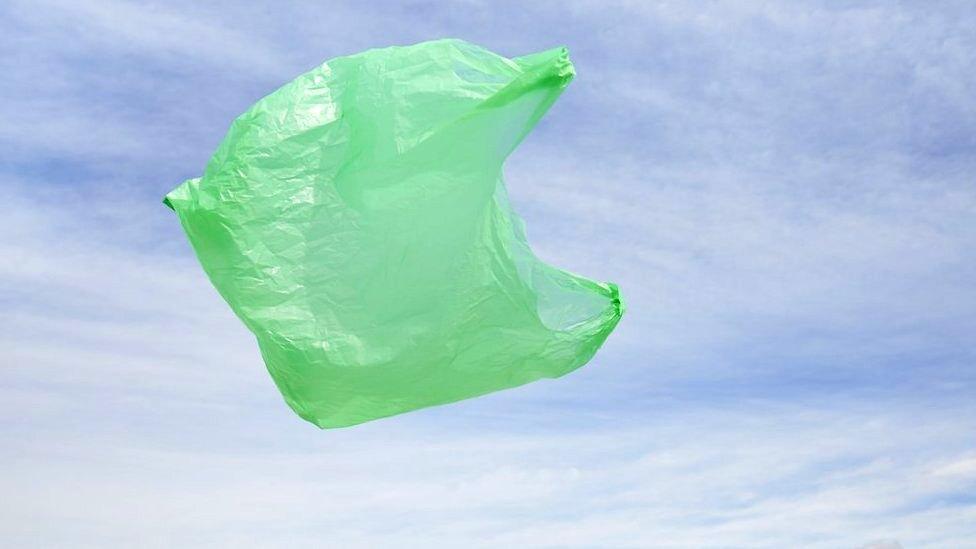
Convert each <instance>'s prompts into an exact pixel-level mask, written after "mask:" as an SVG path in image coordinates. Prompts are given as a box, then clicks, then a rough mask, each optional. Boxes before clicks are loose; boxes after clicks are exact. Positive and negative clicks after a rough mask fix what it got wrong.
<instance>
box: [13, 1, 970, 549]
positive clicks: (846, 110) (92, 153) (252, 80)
mask: <svg viewBox="0 0 976 549" xmlns="http://www.w3.org/2000/svg"><path fill="white" fill-rule="evenodd" d="M199 4H200V3H198V2H189V1H188V2H170V3H165V4H164V3H159V4H132V3H123V2H115V1H91V2H79V1H72V0H68V1H62V2H34V1H25V2H17V1H15V2H12V3H11V2H6V3H4V5H3V7H2V8H0V54H2V55H0V75H2V76H0V78H2V80H0V119H2V124H0V189H2V190H0V235H2V237H0V338H2V341H0V367H2V378H0V437H2V443H0V493H2V494H3V497H2V498H0V545H3V546H5V547H35V546H37V547H41V546H59V547H60V546H93V547H106V546H124V547H133V546H148V547H190V546H205V547H226V546H236V547H247V546H254V547H269V546H281V547H432V546H433V547H480V546H485V547H499V546H501V547H777V548H781V547H825V548H833V547H865V546H871V547H897V546H898V544H899V542H900V544H901V545H902V546H904V547H906V548H915V547H933V548H950V547H951V548H961V547H976V398H974V397H976V368H974V366H976V364H974V359H976V345H974V334H976V286H974V284H976V283H974V280H976V252H974V244H976V217H974V216H976V176H974V173H976V172H974V168H976V31H974V29H976V5H974V4H973V3H971V2H894V1H891V2H757V1H743V2H637V1H634V2H623V3H608V2H600V1H591V2H588V1H582V2H533V3H523V2H515V1H505V2H481V1H468V2H457V3H450V4H436V3H429V2H411V3H404V4H394V3H390V2H356V1H349V2H344V3H319V4H317V5H316V4H313V3H304V4H290V3H281V2H266V3H250V4H247V5H245V4H244V3H242V2H226V3H223V5H221V4H219V3H218V4H208V5H207V6H201V5H199ZM439 37H458V38H464V39H467V40H469V41H472V42H475V43H477V44H480V45H483V46H485V47H487V48H489V49H492V50H494V51H496V52H498V53H501V54H503V55H508V56H517V55H522V54H526V53H530V52H533V51H537V50H540V49H545V48H549V47H553V46H557V45H566V46H568V47H569V49H570V52H571V55H572V58H573V60H574V62H575V64H576V68H577V73H578V76H577V79H576V81H575V82H574V83H573V84H572V85H571V86H570V88H569V89H568V90H567V91H566V93H565V95H564V96H563V98H562V100H561V101H560V102H559V103H558V104H557V105H556V106H555V107H554V108H553V109H552V111H551V112H550V113H549V115H548V116H547V117H546V118H545V119H544V121H543V122H542V123H541V125H540V126H539V127H538V128H537V130H536V131H535V132H534V133H533V134H532V135H531V136H530V137H529V138H528V139H527V140H526V141H525V143H524V144H523V146H522V147H521V148H520V149H519V150H518V151H517V152H516V154H515V155H514V156H513V157H512V158H511V159H510V161H509V163H508V165H507V168H506V173H507V177H508V181H509V188H510V192H511V194H512V197H513V201H514V203H515V206H516V207H517V209H518V210H519V212H520V213H521V214H522V215H523V216H524V217H525V218H526V222H527V226H528V230H529V237H530V240H531V242H532V244H533V246H534V247H535V248H536V250H537V251H538V253H539V254H540V255H541V256H542V257H543V258H545V259H546V260H547V261H550V262H552V263H554V264H556V265H558V266H560V267H563V268H566V269H569V270H572V271H575V272H579V273H581V274H584V275H586V276H589V277H591V278H596V279H600V280H612V281H615V282H617V283H619V284H620V286H621V288H622V291H623V292H624V295H625V297H626V299H627V300H628V304H629V310H628V313H627V315H626V316H625V317H624V319H623V322H622V323H621V325H620V327H619V328H618V330H617V332H615V333H614V334H613V335H612V336H611V337H610V339H609V340H608V342H607V344H606V346H605V347H604V349H603V350H602V351H601V352H600V354H598V356H597V357H596V359H595V360H594V361H593V362H592V363H591V364H589V365H588V366H587V367H585V368H583V369H581V370H579V371H578V372H575V373H573V374H572V375H569V376H567V377H565V378H563V379H561V380H558V381H544V382H539V383H536V384H533V385H530V386H526V387H523V388H520V389H516V390H512V391H508V392H504V393H499V394H495V395H491V396H488V397H484V398H480V399H475V400H471V401H467V402H464V403H459V404H455V405H450V406H443V407H438V408H433V409H428V410H424V411H420V412H416V413H412V414H407V415H403V416H399V417H396V418H391V419H386V420H382V421H377V422H374V423H371V424H366V425H363V426H360V427H355V428H351V429H346V430H338V431H319V430H318V429H316V428H314V427H312V426H311V425H309V424H307V423H305V422H303V421H301V420H300V419H298V417H297V416H295V415H294V414H293V413H292V412H291V411H290V410H288V409H287V407H286V406H285V405H284V404H283V402H282V401H281V398H280V396H279V394H278V393H277V391H276V390H275V388H274V386H273V384H272V382H271V380H270V378H269V377H268V375H267V374H266V372H265V371H264V367H263V365H262V363H261V361H260V358H259V355H258V352H257V348H256V346H255V344H254V342H253V340H252V338H251V337H250V336H249V334H248V333H246V331H245V330H244V328H243V327H242V326H241V325H240V323H239V322H238V321H237V320H236V319H235V318H234V317H233V315H232V314H231V313H230V311H229V310H228V308H227V307H226V306H224V305H223V303H222V302H221V301H220V300H219V298H218V296H217V295H216V293H215V292H214V290H213V289H212V288H211V286H210V284H209V283H208V282H207V280H206V278H205V277H204V276H203V273H202V271H201V269H200V268H199V266H198V265H197V263H196V260H195V259H194V257H193V256H192V253H191V250H190V248H189V246H188V244H187V242H186V240H185V238H184V236H183V234H182V232H181V229H180V227H179V224H178V223H177V221H176V219H175V217H174V216H173V215H172V213H171V212H170V211H169V210H167V209H166V208H165V207H163V206H162V204H161V203H160V199H161V197H162V196H163V194H165V193H166V192H168V191H169V190H170V189H171V188H173V187H175V186H176V185H177V184H179V183H180V182H181V181H182V180H183V179H184V178H187V177H192V176H196V175H198V174H199V173H200V172H201V170H202V168H203V166H204V164H205V162H206V160H207V158H208V157H209V155H210V153H211V152H212V151H213V149H214V148H215V147H216V145H217V143H218V142H219V141H220V139H221V137H222V136H223V134H224V132H225V131H226V129H227V127H228V125H229V124H230V121H231V120H232V119H233V118H234V117H235V116H236V115H237V114H239V113H241V112H242V111H243V110H244V109H246V108H247V107H248V106H249V105H250V104H251V103H253V102H254V101H255V100H257V99H258V98H259V97H261V96H263V95H265V94H267V93H269V92H271V91H272V90H274V89H275V88H276V87H277V86H279V85H281V84H283V83H284V82H286V81H288V80H289V79H291V78H292V77H294V76H296V75H298V74H300V73H301V72H303V71H305V70H307V69H309V68H311V67H313V66H315V65H317V64H319V63H321V62H322V61H324V60H326V59H328V58H330V57H334V56H338V55H343V54H347V53H353V52H357V51H360V50H363V49H366V48H370V47H377V46H386V45H392V44H409V43H414V42H418V41H422V40H426V39H431V38H439Z"/></svg>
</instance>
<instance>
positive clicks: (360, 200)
mask: <svg viewBox="0 0 976 549" xmlns="http://www.w3.org/2000/svg"><path fill="white" fill-rule="evenodd" d="M573 76H574V70H573V65H572V64H571V63H570V61H569V58H568V54H567V51H566V49H565V48H557V49H552V50H548V51H544V52H541V53H536V54H533V55H527V56H524V57H517V58H514V59H506V58H504V57H501V56H498V55H496V54H493V53H491V52H489V51H487V50H485V49H482V48H480V47H477V46H475V45H472V44H469V43H466V42H463V41H460V40H437V41H433V42H425V43H421V44H417V45H413V46H408V47H391V48H385V49H375V50H369V51H366V52H363V53H360V54H356V55H351V56H348V57H340V58H337V59H333V60H330V61H328V62H326V63H324V64H322V65H320V66H318V67H316V68H314V69H312V70H311V71H309V72H307V73H305V74H303V75H301V76H299V77H298V78H296V79H295V80H294V81H292V82H290V83H288V84H286V85H285V86H283V87H282V88H280V89H278V90H277V91H275V92H274V93H272V94H271V95H269V96H267V97H265V98H263V99H261V100H260V101H258V102H257V103H256V104H255V105H254V106H253V107H251V108H250V109H249V110H248V111H247V112H245V113H244V114H243V115H241V116H240V117H238V118H237V119H236V120H235V121H234V123H233V124H232V126H231V128H230V130H229V132H228V133H227V135H226V137H225V138H224V140H223V142H222V143H221V144H220V146H219V147H218V149H217V151H216V152H215V153H214V155H213V157H212V158H211V160H210V161H209V163H208V164H207V167H206V170H205V171H204V173H203V175H202V176H201V177H199V178H195V179H190V180H187V181H186V182H184V183H183V184H182V185H180V186H179V187H177V188H176V189H174V190H173V191H172V192H170V193H169V194H168V195H167V196H166V198H165V200H164V202H165V203H166V204H167V205H168V206H170V207H171V208H172V209H173V210H174V211H175V212H176V213H177V214H178V216H179V219H180V222H181V223H182V226H183V228H184V230H185V232H186V234H187V237H188V238H189V241H190V243H191V244H192V246H193V249H194V250H195V252H196V254H197V257H198V258H199V260H200V263H201V264H202V266H203V268H204V270H205V271H206V273H207V275H208V276H209V278H210V280H211V281H212V282H213V284H214V286H215V287H216V288H217V290H218V291H219V292H220V294H221V296H223V298H224V299H225V300H226V301H227V303H228V304H229V305H230V306H231V308H232V309H233V310H234V312H235V313H236V314H237V316H238V317H239V318H240V319H241V320H242V321H243V322H244V324H245V325H246V326H247V328H248V329H250V331H251V332H253V333H254V335H255V336H256V338H257V341H258V345H259V347H260V349H261V354H262V356H263V358H264V361H265V364H266V365H267V368H268V371H269V372H270V374H271V377H272V378H273V379H274V381H275V383H276V384H277V386H278V389H279V390H280V391H281V394H282V395H283V396H284V398H285V401H286V402H287V403H288V405H289V406H291V408H292V409H293V410H294V411H295V412H296V413H297V414H298V415H299V416H301V417H302V418H304V419H306V420H308V421H310V422H312V423H314V424H315V425H318V426H319V427H323V428H327V427H343V426H349V425H355V424H358V423H362V422H365V421H370V420H373V419H377V418H381V417H385V416H390V415H394V414H399V413H402V412H407V411H410V410H415V409H418V408H423V407H427V406H432V405H437V404H444V403H448V402H453V401H457V400H461V399H465V398H469V397H474V396H477V395H482V394H485V393H489V392H492V391H498V390H501V389H506V388H510V387H515V386H519V385H522V384H525V383H528V382H531V381H534V380H537V379H540V378H553V377H559V376H562V375H564V374H566V373H568V372H570V371H572V370H574V369H576V368H578V367H580V366H582V365H583V364H585V363H586V362H587V361H589V360H590V359H591V358H592V356H593V355H594V353H596V351H597V349H598V348H599V347H600V346H601V345H602V344H603V342H604V340H605V339H606V338H607V336H608V335H609V334H610V332H611V331H612V330H613V329H614V327H615V326H616V325H617V322H618V320H619V319H620V317H621V314H622V313H623V305H622V303H621V300H620V296H619V293H618V290H617V287H616V286H615V285H614V284H612V283H601V282H595V281H592V280H588V279H586V278H583V277H581V276H577V275H574V274H571V273H569V272H566V271H562V270H560V269H557V268H555V267H551V266H549V265H547V264H545V263H543V262H542V261H540V260H539V259H538V258H536V256H535V255H534V254H533V253H532V251H531V250H530V248H529V246H528V244H527V241H526V236H525V232H524V228H523V224H522V221H521V220H520V219H519V217H518V216H517V215H516V214H515V213H514V212H513V211H512V208H511V207H510V205H509V202H508V198H507V195H506V191H505V184H504V182H503V180H502V164H503V163H504V160H505V158H506V157H507V156H508V155H509V153H511V152H512V150H513V149H515V147H516V146H517V145H518V144H519V142H520V141H521V140H522V139H523V138H524V137H525V135H526V134H527V133H528V132H529V131H530V130H531V129H532V127H533V126H535V124H536V123H537V122H538V120H539V119H540V117H542V115H543V114H544V113H545V112H546V111H547V110H548V109H549V107H550V106H551V105H552V104H553V102H554V101H555V100H556V99H557V98H558V97H559V95H560V94H561V93H562V91H563V89H564V88H565V87H566V85H567V84H568V83H569V82H570V80H572V78H573Z"/></svg>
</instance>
